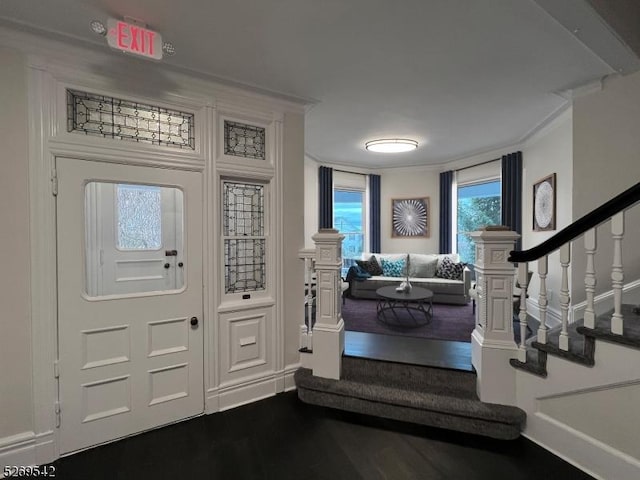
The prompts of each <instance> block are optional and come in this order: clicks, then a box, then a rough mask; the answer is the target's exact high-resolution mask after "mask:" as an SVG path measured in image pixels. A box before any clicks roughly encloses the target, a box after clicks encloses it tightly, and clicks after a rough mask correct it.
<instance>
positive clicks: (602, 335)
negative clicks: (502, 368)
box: [509, 304, 640, 377]
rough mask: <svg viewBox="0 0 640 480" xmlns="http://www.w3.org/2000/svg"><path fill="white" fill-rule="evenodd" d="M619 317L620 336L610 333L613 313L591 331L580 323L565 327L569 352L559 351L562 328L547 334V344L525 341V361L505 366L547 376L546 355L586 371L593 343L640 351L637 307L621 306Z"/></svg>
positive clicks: (592, 358) (592, 361)
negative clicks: (562, 359) (598, 341)
mask: <svg viewBox="0 0 640 480" xmlns="http://www.w3.org/2000/svg"><path fill="white" fill-rule="evenodd" d="M621 311H622V315H623V316H624V319H625V329H624V332H623V333H622V334H621V335H617V334H612V333H611V317H612V315H613V313H614V311H613V310H611V311H609V312H607V313H605V314H603V315H600V316H598V317H597V319H596V322H595V327H594V328H589V327H585V326H584V320H579V321H577V322H574V323H571V324H569V326H568V328H567V331H568V335H569V349H568V350H563V349H561V348H560V333H561V329H562V326H561V325H558V326H557V327H554V328H551V329H549V331H548V334H547V335H548V338H547V343H540V342H538V341H537V337H532V338H530V339H528V340H527V341H526V349H527V359H526V361H524V362H521V361H520V360H518V359H515V358H512V359H511V360H510V361H509V363H511V365H512V366H513V367H515V368H517V369H520V370H524V371H526V372H529V373H532V374H534V375H538V376H540V377H546V376H547V373H548V372H547V355H556V356H558V357H561V358H564V359H565V360H569V361H571V362H575V363H578V364H580V365H584V366H587V367H593V366H594V365H595V350H596V340H597V339H599V340H602V341H606V342H610V343H617V344H619V345H625V346H627V347H634V348H637V349H640V313H639V311H638V307H637V306H635V305H630V304H622V308H621Z"/></svg>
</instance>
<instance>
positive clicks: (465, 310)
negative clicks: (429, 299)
mask: <svg viewBox="0 0 640 480" xmlns="http://www.w3.org/2000/svg"><path fill="white" fill-rule="evenodd" d="M377 303H378V301H377V300H367V299H359V298H347V299H346V302H345V304H344V305H342V318H343V320H344V324H345V329H346V330H349V331H353V332H367V333H381V334H385V335H401V336H404V337H418V338H430V339H433V340H452V341H457V342H471V332H472V331H473V328H474V326H475V315H474V314H473V310H472V306H471V303H469V304H468V305H444V304H440V303H434V304H433V318H432V320H431V323H429V324H428V325H424V326H421V327H417V328H407V327H402V326H399V327H396V326H392V325H386V324H384V323H382V322H380V321H379V320H378V317H377V314H376V305H377ZM398 320H399V322H400V323H406V324H407V325H411V323H412V320H411V318H410V317H408V316H407V315H406V314H405V315H402V314H400V315H399V317H398Z"/></svg>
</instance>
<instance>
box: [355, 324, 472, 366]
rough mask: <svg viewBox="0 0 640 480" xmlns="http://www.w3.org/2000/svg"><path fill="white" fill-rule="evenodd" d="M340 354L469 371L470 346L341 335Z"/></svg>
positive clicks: (413, 338)
mask: <svg viewBox="0 0 640 480" xmlns="http://www.w3.org/2000/svg"><path fill="white" fill-rule="evenodd" d="M344 354H345V355H346V356H349V357H361V358H370V359H372V360H384V361H388V362H396V363H410V364H413V365H425V366H429V367H440V368H450V369H455V370H465V371H469V372H470V371H473V367H472V366H471V344H470V343H466V342H452V341H448V340H431V339H428V338H415V337H401V336H398V335H380V334H376V333H363V332H350V331H347V332H345V337H344Z"/></svg>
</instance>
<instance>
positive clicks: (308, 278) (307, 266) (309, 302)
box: [304, 258, 314, 350]
mask: <svg viewBox="0 0 640 480" xmlns="http://www.w3.org/2000/svg"><path fill="white" fill-rule="evenodd" d="M304 271H305V285H306V289H307V295H306V298H305V304H306V307H307V315H306V324H307V335H306V337H307V338H306V339H307V341H306V343H307V344H306V347H307V348H308V349H309V350H313V302H314V298H313V259H312V258H305V259H304Z"/></svg>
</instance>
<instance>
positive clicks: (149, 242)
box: [116, 185, 162, 250]
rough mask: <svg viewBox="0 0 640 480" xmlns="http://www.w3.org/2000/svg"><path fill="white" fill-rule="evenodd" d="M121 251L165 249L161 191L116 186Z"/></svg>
mask: <svg viewBox="0 0 640 480" xmlns="http://www.w3.org/2000/svg"><path fill="white" fill-rule="evenodd" d="M116 191H117V197H116V204H117V213H118V238H117V241H116V248H118V249H119V250H159V249H160V247H161V246H162V220H161V217H162V202H161V199H160V187H152V186H146V185H117V186H116Z"/></svg>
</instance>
